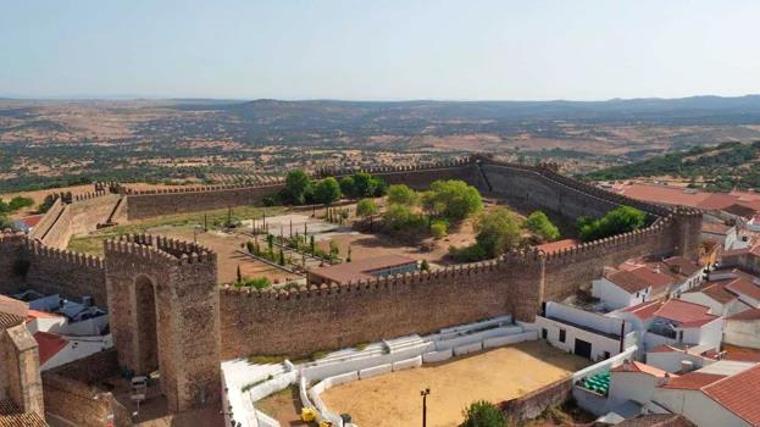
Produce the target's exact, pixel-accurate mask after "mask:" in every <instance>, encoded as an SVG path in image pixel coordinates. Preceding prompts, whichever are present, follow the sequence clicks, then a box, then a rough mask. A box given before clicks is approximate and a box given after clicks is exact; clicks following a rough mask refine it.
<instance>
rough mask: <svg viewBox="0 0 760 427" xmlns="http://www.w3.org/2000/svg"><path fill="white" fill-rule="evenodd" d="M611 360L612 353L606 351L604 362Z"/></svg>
mask: <svg viewBox="0 0 760 427" xmlns="http://www.w3.org/2000/svg"><path fill="white" fill-rule="evenodd" d="M609 358H610V352H609V351H605V352H604V360H607V359H609Z"/></svg>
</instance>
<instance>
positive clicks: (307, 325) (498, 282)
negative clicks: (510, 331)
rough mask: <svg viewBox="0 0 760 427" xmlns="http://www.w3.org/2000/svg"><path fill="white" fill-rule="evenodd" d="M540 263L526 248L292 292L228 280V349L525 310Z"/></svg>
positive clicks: (274, 348)
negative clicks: (501, 256)
mask: <svg viewBox="0 0 760 427" xmlns="http://www.w3.org/2000/svg"><path fill="white" fill-rule="evenodd" d="M540 269H541V262H540V261H539V260H537V259H534V258H533V257H532V256H531V255H528V256H527V258H524V257H523V256H515V259H514V260H509V261H506V260H505V261H489V262H485V263H476V264H473V265H468V266H465V267H462V268H459V267H457V268H450V269H446V270H443V271H439V272H435V273H430V274H429V273H426V272H422V273H415V274H410V275H406V276H403V277H401V276H400V277H394V278H389V279H379V280H376V281H372V282H370V283H367V282H361V283H356V284H349V285H343V286H337V285H333V287H328V286H327V285H323V286H322V287H321V288H320V287H311V288H308V289H307V288H302V289H300V290H297V291H292V292H289V293H288V292H280V293H278V292H272V291H250V292H249V291H242V290H238V289H234V288H226V289H224V290H223V291H222V294H221V320H222V321H221V324H222V330H221V332H222V356H223V357H224V358H229V357H234V356H245V355H250V354H287V355H291V356H298V355H304V354H308V353H311V352H313V351H316V350H320V349H335V348H340V347H342V346H347V345H352V344H356V343H359V342H370V341H377V340H380V339H384V338H392V337H398V336H402V335H407V334H412V333H419V334H424V333H429V332H433V331H436V330H438V329H440V328H443V327H447V326H452V325H456V324H461V323H467V322H473V321H476V320H480V319H483V318H487V317H492V316H498V315H503V314H506V313H513V312H517V313H518V315H522V316H526V317H527V316H528V315H529V313H533V314H535V307H537V306H538V305H539V304H540V302H539V300H538V298H539V296H538V290H539V289H540V287H541V284H540V283H539V281H540V278H541V273H540ZM518 293H522V294H521V295H518Z"/></svg>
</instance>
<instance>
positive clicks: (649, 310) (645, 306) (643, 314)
mask: <svg viewBox="0 0 760 427" xmlns="http://www.w3.org/2000/svg"><path fill="white" fill-rule="evenodd" d="M662 304H663V303H662V301H647V302H642V303H641V304H638V305H634V306H633V307H628V308H626V309H624V310H623V311H625V312H628V313H631V314H633V315H634V316H636V317H638V318H639V319H642V320H645V319H649V318H651V317H652V316H654V314H655V313H656V312H657V310H659V309H660V307H661V306H662Z"/></svg>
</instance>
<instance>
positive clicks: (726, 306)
mask: <svg viewBox="0 0 760 427" xmlns="http://www.w3.org/2000/svg"><path fill="white" fill-rule="evenodd" d="M679 298H680V299H682V300H684V301H689V302H693V303H695V304H700V305H704V306H707V307H710V314H714V315H716V316H731V315H733V314H736V313H739V312H742V311H744V310H747V309H749V308H751V307H750V306H749V305H747V304H746V303H744V302H742V301H741V300H740V299H739V296H738V295H736V294H734V293H733V292H730V291H729V290H728V289H726V286H725V283H723V282H708V283H705V284H704V285H703V286H700V287H698V288H696V289H693V290H691V291H689V292H685V293H683V294H681V296H680V297H679Z"/></svg>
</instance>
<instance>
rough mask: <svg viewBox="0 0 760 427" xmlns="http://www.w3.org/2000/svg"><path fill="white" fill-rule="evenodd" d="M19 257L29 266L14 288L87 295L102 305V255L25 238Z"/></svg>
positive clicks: (66, 295) (104, 286)
mask: <svg viewBox="0 0 760 427" xmlns="http://www.w3.org/2000/svg"><path fill="white" fill-rule="evenodd" d="M22 259H25V260H27V261H28V262H29V270H28V272H27V274H26V278H25V280H24V281H23V282H22V283H16V284H15V286H14V287H15V288H16V289H15V290H18V289H20V288H32V289H35V290H37V291H38V292H42V293H44V294H54V293H58V294H61V295H62V296H64V297H66V298H70V299H74V300H79V299H80V298H81V297H83V296H85V295H89V296H92V297H93V300H94V303H95V304H96V305H100V306H105V304H106V302H107V297H106V283H105V273H104V270H103V268H104V265H103V260H102V259H101V258H97V257H93V256H92V255H84V254H81V253H77V252H71V251H66V250H60V249H54V248H50V247H46V246H43V245H40V244H38V243H33V242H26V244H25V246H24V249H23V252H22Z"/></svg>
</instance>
